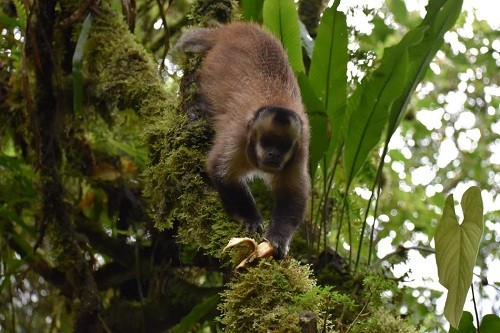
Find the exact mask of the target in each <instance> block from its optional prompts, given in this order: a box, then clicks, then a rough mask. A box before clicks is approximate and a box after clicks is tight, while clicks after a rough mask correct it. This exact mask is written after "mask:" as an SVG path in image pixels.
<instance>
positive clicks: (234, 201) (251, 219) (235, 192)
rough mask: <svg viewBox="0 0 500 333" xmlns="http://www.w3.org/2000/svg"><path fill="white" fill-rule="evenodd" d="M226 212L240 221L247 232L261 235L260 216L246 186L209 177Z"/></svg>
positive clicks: (214, 176) (216, 177)
mask: <svg viewBox="0 0 500 333" xmlns="http://www.w3.org/2000/svg"><path fill="white" fill-rule="evenodd" d="M211 178H212V181H213V183H214V185H215V187H216V188H217V191H218V192H219V195H220V197H221V200H222V203H223V205H224V208H225V209H226V211H227V212H228V213H229V215H231V216H232V217H234V218H236V219H237V220H239V221H241V222H242V224H243V227H244V228H245V230H247V231H251V232H257V233H261V232H262V229H263V225H262V216H261V215H260V214H259V212H258V211H257V208H256V207H255V201H254V198H253V196H252V193H251V192H250V189H249V188H248V185H247V184H246V183H243V182H239V181H228V180H224V179H221V178H220V177H218V176H216V175H211Z"/></svg>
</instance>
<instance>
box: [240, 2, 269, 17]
mask: <svg viewBox="0 0 500 333" xmlns="http://www.w3.org/2000/svg"><path fill="white" fill-rule="evenodd" d="M263 5H264V0H241V10H242V12H243V17H244V18H245V20H247V21H254V22H262V6H263Z"/></svg>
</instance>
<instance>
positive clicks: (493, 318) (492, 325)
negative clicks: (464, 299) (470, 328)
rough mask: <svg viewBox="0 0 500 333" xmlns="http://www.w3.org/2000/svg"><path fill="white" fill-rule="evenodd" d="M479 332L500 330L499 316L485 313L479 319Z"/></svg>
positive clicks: (492, 332) (493, 332) (488, 332)
mask: <svg viewBox="0 0 500 333" xmlns="http://www.w3.org/2000/svg"><path fill="white" fill-rule="evenodd" d="M479 328H480V329H481V333H496V332H500V318H499V317H498V316H497V315H494V314H487V315H486V316H484V317H483V320H481V326H479Z"/></svg>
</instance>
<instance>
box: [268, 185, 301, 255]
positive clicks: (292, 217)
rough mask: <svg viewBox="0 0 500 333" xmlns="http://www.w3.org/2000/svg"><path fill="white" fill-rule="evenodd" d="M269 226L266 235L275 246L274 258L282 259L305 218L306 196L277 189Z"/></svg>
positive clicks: (288, 190) (289, 190)
mask: <svg viewBox="0 0 500 333" xmlns="http://www.w3.org/2000/svg"><path fill="white" fill-rule="evenodd" d="M275 197H276V206H275V207H274V211H273V214H272V216H271V221H270V222H269V228H268V230H267V232H266V234H265V236H264V238H266V239H267V240H268V241H269V242H270V243H271V245H272V246H273V247H274V258H276V259H282V258H283V257H284V256H285V255H286V254H287V253H288V250H289V248H290V242H291V240H292V238H293V235H294V233H295V230H296V229H297V227H298V226H299V224H300V222H302V220H303V219H304V215H305V211H306V200H307V199H306V198H305V197H304V196H303V195H300V193H297V191H293V190H291V189H286V188H285V189H283V188H281V189H276V190H275Z"/></svg>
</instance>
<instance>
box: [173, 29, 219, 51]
mask: <svg viewBox="0 0 500 333" xmlns="http://www.w3.org/2000/svg"><path fill="white" fill-rule="evenodd" d="M215 30H216V29H209V28H197V29H191V30H188V31H186V32H185V33H183V34H182V36H181V37H180V38H179V40H178V41H177V44H176V45H175V49H178V50H180V51H183V52H192V53H204V52H207V51H208V50H210V49H211V48H212V47H213V46H214V44H215V42H216V41H217V33H216V32H215Z"/></svg>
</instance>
